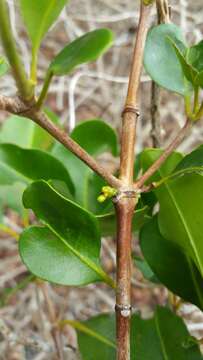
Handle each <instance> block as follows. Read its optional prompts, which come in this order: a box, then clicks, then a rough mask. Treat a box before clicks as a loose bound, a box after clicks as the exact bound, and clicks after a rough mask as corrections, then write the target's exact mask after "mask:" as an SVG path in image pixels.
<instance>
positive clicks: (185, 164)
mask: <svg viewBox="0 0 203 360" xmlns="http://www.w3.org/2000/svg"><path fill="white" fill-rule="evenodd" d="M195 167H197V168H198V167H199V168H200V167H203V145H200V146H198V147H197V148H196V149H195V150H193V151H192V152H191V153H189V154H187V155H186V156H185V157H184V158H183V159H182V161H181V162H180V163H179V164H178V165H177V167H176V168H175V170H174V172H177V171H180V170H187V169H190V168H195Z"/></svg>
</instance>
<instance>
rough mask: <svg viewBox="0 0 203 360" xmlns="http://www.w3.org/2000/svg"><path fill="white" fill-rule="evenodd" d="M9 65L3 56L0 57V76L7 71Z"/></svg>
mask: <svg viewBox="0 0 203 360" xmlns="http://www.w3.org/2000/svg"><path fill="white" fill-rule="evenodd" d="M8 69H9V66H8V64H7V62H6V61H5V59H4V58H3V57H0V76H3V75H5V74H6V73H7V71H8Z"/></svg>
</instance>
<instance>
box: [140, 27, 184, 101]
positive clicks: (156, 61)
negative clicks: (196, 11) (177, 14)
mask: <svg viewBox="0 0 203 360" xmlns="http://www.w3.org/2000/svg"><path fill="white" fill-rule="evenodd" d="M170 39H172V40H173V41H174V42H175V44H176V46H177V48H178V49H179V50H180V51H181V52H185V51H186V46H185V44H184V43H185V40H184V38H183V35H182V31H181V29H180V28H179V27H177V26H176V25H174V24H162V25H159V26H156V27H154V28H152V29H151V30H150V31H149V33H148V37H147V42H146V47H145V55H144V65H145V69H146V71H147V73H148V74H149V75H150V77H151V78H152V79H153V80H154V81H155V82H156V83H158V84H159V85H160V86H162V87H164V88H166V89H168V90H171V91H174V92H176V93H178V94H180V95H183V96H185V95H186V94H187V93H188V92H190V88H189V86H188V84H187V81H186V79H185V78H184V74H183V71H182V68H181V65H180V63H179V60H178V58H177V55H176V52H175V50H174V48H173V45H172V43H171V41H170Z"/></svg>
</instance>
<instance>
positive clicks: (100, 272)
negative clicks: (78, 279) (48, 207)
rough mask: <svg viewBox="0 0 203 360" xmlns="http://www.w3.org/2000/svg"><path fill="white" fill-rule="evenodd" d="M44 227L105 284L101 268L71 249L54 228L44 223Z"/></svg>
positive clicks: (104, 274)
mask: <svg viewBox="0 0 203 360" xmlns="http://www.w3.org/2000/svg"><path fill="white" fill-rule="evenodd" d="M45 224H46V226H47V227H48V228H49V229H50V230H51V231H52V232H53V233H54V234H55V235H56V236H57V237H58V238H59V239H60V240H61V241H62V242H63V243H64V245H65V246H66V247H67V248H68V249H69V250H70V251H71V252H72V253H73V254H74V255H75V256H76V257H78V258H79V259H80V260H81V262H83V263H84V264H85V265H87V267H89V268H90V269H91V270H93V271H94V272H95V273H96V274H97V275H99V277H100V278H102V279H103V280H104V281H105V282H106V275H107V274H106V273H105V272H104V271H103V270H102V268H101V267H98V266H97V265H96V264H95V263H94V262H93V261H91V260H90V259H88V258H87V257H85V256H83V255H81V254H80V253H79V252H78V251H77V250H76V249H74V247H72V246H71V245H70V244H69V243H68V242H67V241H66V240H65V239H64V238H63V237H62V236H61V235H60V234H59V233H58V232H57V231H56V230H54V228H53V227H52V226H51V225H50V224H48V223H47V222H45Z"/></svg>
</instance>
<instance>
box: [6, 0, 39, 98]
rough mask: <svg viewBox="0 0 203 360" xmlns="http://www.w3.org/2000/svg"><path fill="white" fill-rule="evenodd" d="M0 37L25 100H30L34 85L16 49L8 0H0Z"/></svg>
mask: <svg viewBox="0 0 203 360" xmlns="http://www.w3.org/2000/svg"><path fill="white" fill-rule="evenodd" d="M0 37H1V42H2V45H3V48H4V51H5V54H6V56H7V59H8V61H9V64H10V66H11V69H12V72H13V76H14V79H15V81H16V85H17V88H18V90H19V93H20V95H21V96H22V97H23V98H24V99H25V100H29V99H31V98H32V97H33V86H32V84H31V83H30V82H29V81H28V79H27V76H26V73H25V70H24V66H23V64H22V62H21V59H20V57H19V54H18V52H17V49H16V44H15V40H14V38H13V34H12V31H11V24H10V19H9V13H8V6H7V3H6V0H0Z"/></svg>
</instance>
